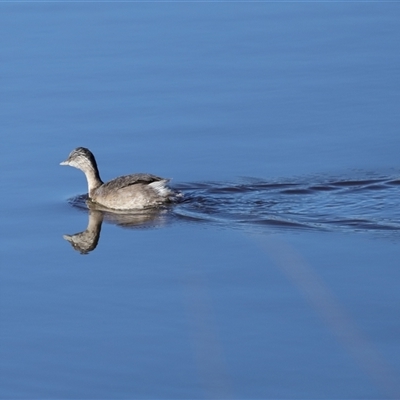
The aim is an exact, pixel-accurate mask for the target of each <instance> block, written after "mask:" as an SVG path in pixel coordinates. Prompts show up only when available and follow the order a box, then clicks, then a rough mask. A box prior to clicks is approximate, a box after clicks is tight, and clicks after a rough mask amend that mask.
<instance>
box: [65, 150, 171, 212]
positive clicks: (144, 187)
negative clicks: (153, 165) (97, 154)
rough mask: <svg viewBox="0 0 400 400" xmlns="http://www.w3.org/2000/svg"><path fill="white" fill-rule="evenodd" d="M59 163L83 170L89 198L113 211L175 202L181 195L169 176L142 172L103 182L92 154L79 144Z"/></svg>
mask: <svg viewBox="0 0 400 400" xmlns="http://www.w3.org/2000/svg"><path fill="white" fill-rule="evenodd" d="M60 165H69V166H71V167H75V168H78V169H80V170H81V171H83V173H84V174H85V175H86V179H87V183H88V195H89V199H90V200H91V201H92V202H93V203H97V204H100V205H102V206H103V207H106V208H109V209H114V210H137V209H145V208H152V207H157V206H161V205H163V204H167V203H170V202H172V201H173V200H174V199H175V198H176V197H177V196H178V194H177V193H175V192H174V191H172V190H171V189H170V188H169V187H167V183H168V182H169V179H165V178H160V177H159V176H155V175H151V174H146V173H139V174H131V175H124V176H120V177H118V178H115V179H113V180H111V181H109V182H106V183H104V182H103V181H102V180H101V178H100V173H99V169H98V167H97V162H96V159H95V158H94V155H93V153H92V152H91V151H90V150H89V149H87V148H85V147H78V148H76V149H75V150H73V151H72V152H71V153H70V154H69V156H68V158H67V159H66V160H65V161H63V162H61V163H60Z"/></svg>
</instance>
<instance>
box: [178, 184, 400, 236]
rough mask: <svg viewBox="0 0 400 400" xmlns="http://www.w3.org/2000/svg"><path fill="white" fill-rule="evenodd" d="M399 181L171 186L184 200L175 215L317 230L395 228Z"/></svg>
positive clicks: (399, 225) (399, 223) (399, 221)
mask: <svg viewBox="0 0 400 400" xmlns="http://www.w3.org/2000/svg"><path fill="white" fill-rule="evenodd" d="M399 185H400V180H397V179H395V178H393V177H374V178H370V177H367V178H364V179H354V178H352V179H326V178H325V179H319V180H318V179H316V178H315V177H314V178H313V179H307V180H293V181H282V182H279V181H277V182H270V181H262V180H256V179H252V178H247V179H243V180H241V181H240V182H236V183H222V182H209V183H195V184H189V183H187V184H183V185H179V186H177V189H178V190H180V191H182V193H183V194H184V200H183V201H182V202H180V204H178V205H177V206H176V207H175V208H174V210H173V213H174V214H175V216H176V217H178V218H183V219H191V220H196V221H201V220H203V221H210V222H217V223H220V224H229V225H231V224H232V223H236V224H239V225H243V224H247V225H254V226H260V225H264V226H269V227H271V228H273V227H275V228H289V229H319V230H335V229H336V230H338V229H339V230H353V231H354V230H361V231H369V230H371V231H372V230H373V231H376V230H383V231H387V230H400V210H399V207H398V198H399V193H398V192H399V189H398V186H399Z"/></svg>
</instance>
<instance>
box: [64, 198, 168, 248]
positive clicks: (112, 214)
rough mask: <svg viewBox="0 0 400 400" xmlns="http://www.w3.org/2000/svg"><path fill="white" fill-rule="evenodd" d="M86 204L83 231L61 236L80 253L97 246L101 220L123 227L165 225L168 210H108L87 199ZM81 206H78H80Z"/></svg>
mask: <svg viewBox="0 0 400 400" xmlns="http://www.w3.org/2000/svg"><path fill="white" fill-rule="evenodd" d="M86 205H87V207H88V209H89V212H88V216H89V221H88V225H87V228H86V229H85V230H84V231H83V232H78V233H75V234H73V235H63V238H64V239H65V240H66V241H68V242H69V243H71V245H72V247H73V248H74V250H76V251H79V252H80V253H81V254H88V253H90V252H91V251H93V250H94V249H95V248H96V247H97V245H98V243H99V239H100V232H101V227H102V224H103V221H106V222H109V223H112V224H115V225H119V226H121V227H124V228H150V227H156V226H162V225H165V223H166V213H167V212H168V210H167V209H165V208H162V209H149V210H141V211H136V212H122V211H110V210H109V209H106V208H103V207H101V206H99V205H98V204H95V203H93V202H91V201H90V200H89V199H87V200H86ZM81 206H82V205H80V206H79V208H82V207H81Z"/></svg>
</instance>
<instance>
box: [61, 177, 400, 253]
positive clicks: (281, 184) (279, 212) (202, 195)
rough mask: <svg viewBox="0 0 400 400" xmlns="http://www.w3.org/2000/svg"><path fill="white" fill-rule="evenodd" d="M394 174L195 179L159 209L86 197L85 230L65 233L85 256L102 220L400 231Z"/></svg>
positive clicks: (81, 205)
mask: <svg viewBox="0 0 400 400" xmlns="http://www.w3.org/2000/svg"><path fill="white" fill-rule="evenodd" d="M399 184H400V181H399V180H397V179H396V178H393V177H374V178H371V177H368V178H366V179H324V180H323V179H315V178H313V179H304V180H293V181H290V182H288V181H277V182H270V181H262V180H260V179H254V178H245V179H242V180H240V181H239V182H195V183H183V184H180V185H176V186H175V189H176V190H179V191H180V192H181V193H182V194H183V196H182V198H180V199H179V200H178V201H177V202H176V203H175V204H173V205H171V206H168V207H165V208H159V209H152V210H145V211H133V212H118V211H110V210H108V209H105V208H101V207H100V206H98V205H95V204H93V203H91V202H90V200H88V199H87V196H86V195H83V196H77V197H75V198H73V199H71V200H70V204H71V205H72V206H73V207H75V208H77V209H80V210H83V211H85V212H88V216H89V222H88V226H87V229H86V230H85V231H83V232H80V233H77V234H74V235H64V238H65V239H66V240H68V241H69V242H70V243H71V244H72V246H73V247H74V249H76V250H78V251H80V252H81V253H82V254H87V253H88V252H90V251H92V250H94V249H95V248H96V246H97V244H98V241H99V237H100V232H101V226H102V223H103V222H107V223H112V224H115V225H118V226H121V227H124V228H131V229H144V228H159V227H164V226H166V225H168V224H172V223H208V224H214V225H219V226H222V227H226V228H239V229H243V228H245V229H248V228H256V227H258V228H260V227H261V228H263V229H268V230H269V231H274V230H275V231H276V230H278V231H280V230H283V229H285V230H288V229H289V230H297V231H299V230H300V231H307V230H319V231H332V230H336V231H353V232H355V231H362V232H377V231H380V232H386V233H387V232H393V234H394V233H395V232H400V210H399V207H398V203H399V202H398V198H399V193H398V186H399Z"/></svg>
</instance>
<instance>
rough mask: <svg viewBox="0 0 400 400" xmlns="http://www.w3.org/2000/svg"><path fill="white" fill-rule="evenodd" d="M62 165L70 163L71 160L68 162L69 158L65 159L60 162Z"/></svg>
mask: <svg viewBox="0 0 400 400" xmlns="http://www.w3.org/2000/svg"><path fill="white" fill-rule="evenodd" d="M60 165H69V162H68V160H65V161H62V162H60Z"/></svg>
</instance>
